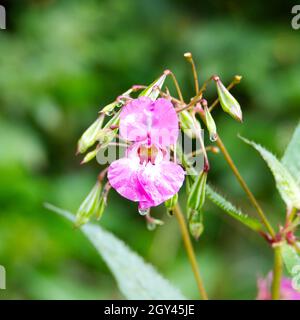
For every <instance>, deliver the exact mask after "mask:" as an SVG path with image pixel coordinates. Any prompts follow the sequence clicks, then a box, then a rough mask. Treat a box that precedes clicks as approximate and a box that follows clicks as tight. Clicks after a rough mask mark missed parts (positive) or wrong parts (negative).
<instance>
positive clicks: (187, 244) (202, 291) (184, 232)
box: [174, 204, 208, 300]
mask: <svg viewBox="0 0 300 320" xmlns="http://www.w3.org/2000/svg"><path fill="white" fill-rule="evenodd" d="M174 214H175V216H176V218H177V220H178V224H179V227H180V230H181V234H182V239H183V242H184V246H185V249H186V252H187V255H188V258H189V260H190V264H191V266H192V269H193V272H194V276H195V279H196V282H197V286H198V289H199V293H200V296H201V297H202V299H203V300H208V296H207V293H206V291H205V288H204V285H203V281H202V279H201V276H200V272H199V267H198V264H197V260H196V255H195V251H194V248H193V245H192V242H191V238H190V236H189V232H188V229H187V225H186V222H185V219H184V216H183V214H182V211H181V208H180V206H179V204H176V206H175V208H174Z"/></svg>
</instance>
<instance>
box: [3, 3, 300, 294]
mask: <svg viewBox="0 0 300 320" xmlns="http://www.w3.org/2000/svg"><path fill="white" fill-rule="evenodd" d="M281 2H282V4H279V2H278V3H277V4H276V5H275V4H272V6H269V4H268V3H263V2H261V1H258V0H255V1H251V3H248V5H245V6H244V4H242V3H239V2H237V1H226V2H221V1H216V2H214V3H211V4H209V3H207V2H206V3H201V4H200V2H196V1H191V0H190V1H186V2H182V1H179V0H177V1H171V0H164V1H159V0H154V1H146V0H142V1H134V0H112V1H96V0H86V1H79V0H72V1H71V0H69V1H68V0H61V1H55V0H44V1H34V0H31V1H22V2H21V1H17V0H15V1H12V0H10V1H1V4H3V5H5V6H6V10H7V15H8V21H7V30H0V52H1V55H0V66H1V68H0V92H1V94H0V107H1V111H0V112H1V113H0V146H1V148H0V175H1V180H0V208H1V209H0V264H2V265H4V266H5V267H6V269H7V290H5V291H4V290H2V291H0V298H4V299H9V298H16V299H60V298H65V299H76V298H81V299H86V298H90V299H102V298H107V299H109V298H122V296H121V294H120V293H119V292H118V290H117V288H116V284H115V282H114V280H113V278H112V276H111V274H110V272H109V270H108V269H107V267H106V266H105V265H104V263H103V262H102V261H101V260H99V257H98V256H97V254H96V252H95V250H94V248H92V247H91V245H90V244H89V243H88V242H87V241H86V239H84V237H83V236H82V235H81V234H80V233H79V232H76V231H75V230H73V229H71V228H70V227H69V225H68V224H66V223H65V222H64V221H62V219H60V218H58V217H57V216H55V215H54V214H52V213H49V212H48V211H46V210H45V209H44V208H43V202H44V201H49V202H52V203H54V204H56V205H58V206H61V207H64V208H66V209H69V210H73V211H74V210H76V208H77V207H78V206H79V204H80V201H81V200H82V199H83V198H84V197H85V195H86V194H87V193H88V191H89V190H90V188H91V187H92V186H93V184H94V180H95V177H96V174H97V172H98V171H99V168H98V167H97V164H96V163H95V164H94V165H91V166H88V167H80V165H79V162H80V159H79V158H76V157H75V149H76V142H77V139H78V137H79V136H80V134H81V133H82V131H83V129H84V128H86V127H87V126H88V125H89V124H90V123H91V122H92V121H93V120H94V118H95V116H96V114H97V112H98V110H99V108H100V107H102V106H104V105H106V104H107V103H109V102H111V101H112V100H114V99H115V97H116V96H118V95H119V94H120V93H121V92H124V91H125V90H126V89H127V88H129V87H130V86H131V85H132V84H148V83H150V82H151V81H153V80H154V79H155V78H156V77H157V76H158V75H159V74H160V73H161V72H162V71H163V70H164V69H166V68H168V69H171V70H173V71H174V72H175V73H176V75H177V76H178V79H179V81H180V83H182V87H183V89H184V95H185V97H188V96H191V95H192V94H193V92H192V89H193V85H192V77H191V73H190V70H189V66H188V65H187V63H186V62H185V61H184V59H182V54H183V53H184V52H186V51H191V52H193V54H194V58H195V59H196V61H197V62H198V67H199V70H200V77H201V80H205V79H206V78H208V77H209V76H210V75H211V74H218V75H219V76H220V77H221V79H222V81H224V83H228V82H230V80H231V78H232V77H233V76H234V75H235V74H241V75H242V76H243V77H244V78H243V81H242V83H241V84H240V85H239V86H238V87H237V88H235V89H234V90H233V93H234V95H235V96H236V97H237V98H238V100H239V101H240V103H241V106H242V108H243V111H244V123H243V124H242V125H241V124H237V123H235V122H234V121H233V120H232V119H230V118H229V117H227V116H225V115H224V114H223V113H221V112H218V111H216V112H214V115H215V116H216V122H217V125H218V131H219V133H220V135H221V136H222V137H224V140H225V142H226V144H227V146H228V149H229V150H230V152H231V153H232V156H233V158H234V159H235V160H236V162H237V163H238V167H239V168H240V169H241V172H242V174H243V175H244V176H245V179H246V180H247V181H248V182H249V185H250V187H251V189H253V190H254V193H255V194H256V195H257V196H258V198H259V200H260V201H261V203H262V206H263V207H264V208H265V209H266V211H267V213H268V215H269V216H270V217H271V219H272V220H273V221H274V222H275V223H277V222H278V218H280V217H281V218H283V214H284V205H283V203H282V202H281V200H280V198H279V196H278V194H277V192H276V189H275V186H274V182H273V178H272V176H271V174H270V173H269V171H268V170H267V168H266V166H265V164H264V163H263V161H262V160H261V159H260V158H259V157H258V156H257V154H256V153H254V152H253V151H251V150H249V148H247V146H245V145H243V143H242V142H241V141H239V139H237V137H236V135H237V133H238V132H239V133H240V134H241V135H243V136H245V137H248V138H250V139H253V140H254V141H259V142H260V143H261V144H263V145H265V146H266V147H267V148H268V149H269V150H272V151H273V152H274V153H276V154H277V155H279V156H280V155H281V154H282V151H283V150H284V147H285V145H286V144H287V142H288V140H289V139H290V136H291V133H292V131H293V128H294V127H295V126H296V124H297V122H298V119H299V103H300V90H299V88H300V77H299V73H300V60H299V56H300V42H299V31H294V30H292V28H291V27H290V19H291V15H290V8H289V5H288V2H287V3H284V1H281ZM168 85H169V86H170V89H173V87H172V84H171V83H169V84H168ZM208 93H209V96H208V100H209V101H210V102H211V101H212V100H213V99H214V97H215V94H216V93H215V89H214V87H213V86H211V87H209V90H208ZM210 158H211V165H212V171H211V174H210V176H209V181H210V182H212V183H213V184H214V185H216V186H218V190H224V191H226V194H228V195H229V198H230V199H231V200H233V202H234V203H238V204H239V205H240V206H241V207H243V211H245V212H246V213H248V214H249V215H251V214H255V212H254V210H253V208H252V207H251V206H250V205H249V204H248V202H247V199H246V197H245V196H244V194H243V192H242V191H241V190H240V188H239V186H238V184H237V182H236V181H235V179H234V177H233V175H232V173H231V172H230V171H229V169H228V167H227V165H226V163H225V161H224V160H223V159H222V157H221V156H220V155H211V157H210ZM181 196H184V195H181ZM109 200H110V201H109V206H108V208H107V211H106V212H105V215H104V218H103V220H102V221H101V224H102V225H103V226H104V227H105V228H107V229H108V230H110V231H112V232H113V233H115V234H117V235H118V236H119V237H120V238H122V239H123V240H125V242H127V243H128V244H129V245H130V246H131V247H132V248H133V249H135V250H136V251H137V252H138V253H140V254H141V255H142V256H143V257H145V259H146V260H148V261H150V262H152V263H153V264H154V265H156V266H157V267H158V269H159V270H160V271H161V272H162V273H163V274H164V275H165V276H166V277H167V278H170V279H171V280H172V282H173V283H174V284H175V285H177V286H178V287H180V288H181V289H182V291H183V292H184V294H186V295H187V296H189V297H191V298H197V289H196V285H195V283H194V280H193V274H192V272H191V269H190V266H189V264H188V260H187V258H186V255H185V252H184V250H183V247H182V244H181V240H180V233H179V230H178V228H177V225H176V221H175V220H174V219H172V218H169V217H167V216H166V215H165V214H164V215H163V216H162V217H163V219H164V220H165V221H166V223H165V226H163V227H161V228H159V229H158V230H156V231H154V232H149V231H147V229H146V227H145V223H144V221H143V219H142V218H141V217H140V216H139V215H138V214H137V210H136V206H135V205H134V204H132V203H129V202H128V201H126V200H124V199H121V198H120V197H119V196H118V195H117V194H115V193H114V192H112V193H111V194H110V198H109ZM217 210H219V209H217V208H216V207H215V206H213V205H212V206H210V205H207V206H206V210H205V232H204V234H203V236H202V237H201V239H200V241H199V242H197V243H195V246H196V248H197V251H199V260H200V262H201V264H202V265H203V266H202V269H203V273H204V278H205V279H206V283H207V287H208V291H209V293H210V296H211V297H215V298H232V299H234V298H246V299H252V298H254V297H255V295H256V277H257V275H259V274H265V273H266V272H267V271H269V269H270V268H271V252H270V251H269V250H268V248H267V246H266V245H265V244H264V243H263V241H262V240H261V239H259V238H258V237H257V236H255V234H254V235H253V234H252V233H251V232H248V231H247V230H245V229H244V228H243V227H242V226H239V225H237V224H236V223H235V222H233V221H232V220H230V219H229V218H227V217H225V216H224V219H221V218H220V217H222V215H221V214H215V212H216V211H217ZM163 212H164V208H163V206H162V207H161V208H157V209H155V210H154V213H155V215H158V216H161V215H162V214H163ZM224 270H226V274H225V273H224ZM232 284H234V285H232Z"/></svg>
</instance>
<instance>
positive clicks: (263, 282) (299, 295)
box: [256, 272, 300, 300]
mask: <svg viewBox="0 0 300 320" xmlns="http://www.w3.org/2000/svg"><path fill="white" fill-rule="evenodd" d="M272 278H273V275H272V272H270V273H269V274H268V276H267V277H266V278H260V279H258V281H257V287H258V294H257V298H256V299H257V300H271V299H272V296H271V286H272ZM280 299H281V300H300V292H298V291H296V290H295V289H294V288H293V286H292V280H291V279H289V278H285V277H283V278H282V279H281V286H280Z"/></svg>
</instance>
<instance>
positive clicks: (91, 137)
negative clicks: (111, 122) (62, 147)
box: [77, 114, 104, 153]
mask: <svg viewBox="0 0 300 320" xmlns="http://www.w3.org/2000/svg"><path fill="white" fill-rule="evenodd" d="M103 120H104V114H101V115H100V116H99V117H98V119H97V120H96V121H95V122H94V123H93V124H92V125H91V126H90V127H89V128H88V129H87V130H86V131H85V132H84V133H83V135H82V136H81V138H80V139H79V141H78V146H77V152H79V153H84V152H85V151H86V150H87V149H88V148H89V147H91V146H92V145H93V144H94V143H95V142H96V140H97V135H98V133H99V131H100V130H101V127H102V124H103Z"/></svg>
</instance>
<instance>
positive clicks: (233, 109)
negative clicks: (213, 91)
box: [212, 76, 243, 122]
mask: <svg viewBox="0 0 300 320" xmlns="http://www.w3.org/2000/svg"><path fill="white" fill-rule="evenodd" d="M212 79H213V80H214V81H215V82H216V85H217V91H218V96H219V100H220V104H221V107H222V109H223V110H224V111H225V112H227V113H228V114H229V115H231V116H232V117H233V118H234V119H236V120H237V121H240V122H242V119H243V115H242V110H241V107H240V105H239V103H238V102H237V101H236V99H235V98H234V96H233V95H232V94H231V93H230V92H229V91H228V90H227V89H226V87H225V86H224V85H223V83H222V82H221V80H220V78H219V77H217V76H214V77H213V78H212Z"/></svg>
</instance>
